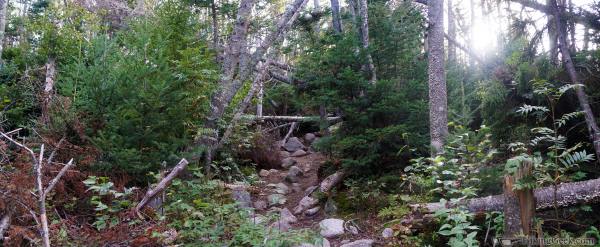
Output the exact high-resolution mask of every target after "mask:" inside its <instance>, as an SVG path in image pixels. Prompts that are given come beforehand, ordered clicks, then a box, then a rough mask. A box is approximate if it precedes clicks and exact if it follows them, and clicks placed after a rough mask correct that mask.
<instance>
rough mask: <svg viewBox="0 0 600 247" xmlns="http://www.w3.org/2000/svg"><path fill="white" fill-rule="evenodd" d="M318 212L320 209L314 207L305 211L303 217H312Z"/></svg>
mask: <svg viewBox="0 0 600 247" xmlns="http://www.w3.org/2000/svg"><path fill="white" fill-rule="evenodd" d="M319 210H321V207H319V206H316V207H314V208H310V209H307V210H306V211H305V212H304V215H306V216H313V215H315V214H317V213H318V212H319Z"/></svg>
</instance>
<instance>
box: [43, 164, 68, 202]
mask: <svg viewBox="0 0 600 247" xmlns="http://www.w3.org/2000/svg"><path fill="white" fill-rule="evenodd" d="M73 165H74V163H73V159H71V160H69V163H67V164H66V165H65V166H63V168H62V169H60V172H58V174H57V175H56V177H54V178H53V179H52V181H50V183H49V184H48V186H47V187H46V189H45V190H44V197H45V196H46V195H48V193H50V191H52V189H54V187H55V186H56V184H57V183H58V181H59V180H60V178H61V177H62V176H63V175H65V173H66V172H67V170H69V168H71V167H72V166H73Z"/></svg>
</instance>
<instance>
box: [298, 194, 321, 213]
mask: <svg viewBox="0 0 600 247" xmlns="http://www.w3.org/2000/svg"><path fill="white" fill-rule="evenodd" d="M317 203H319V200H317V199H315V198H312V197H310V196H305V197H303V198H302V199H301V200H300V202H299V203H298V206H296V207H295V208H294V214H299V213H302V212H303V211H304V210H306V209H309V208H312V207H314V206H315V205H317Z"/></svg>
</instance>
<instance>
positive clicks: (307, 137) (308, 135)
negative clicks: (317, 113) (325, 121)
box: [304, 133, 317, 143]
mask: <svg viewBox="0 0 600 247" xmlns="http://www.w3.org/2000/svg"><path fill="white" fill-rule="evenodd" d="M315 138H317V136H316V135H315V134H313V133H306V134H305V135H304V140H305V141H306V142H307V143H312V142H313V141H314V140H315Z"/></svg>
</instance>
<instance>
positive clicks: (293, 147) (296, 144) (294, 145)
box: [283, 137, 306, 153]
mask: <svg viewBox="0 0 600 247" xmlns="http://www.w3.org/2000/svg"><path fill="white" fill-rule="evenodd" d="M283 149H285V150H287V151H288V152H292V153H293V152H296V151H298V150H302V149H306V147H305V146H304V144H302V142H301V141H300V139H298V137H290V138H289V139H288V140H287V142H286V143H285V144H283Z"/></svg>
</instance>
